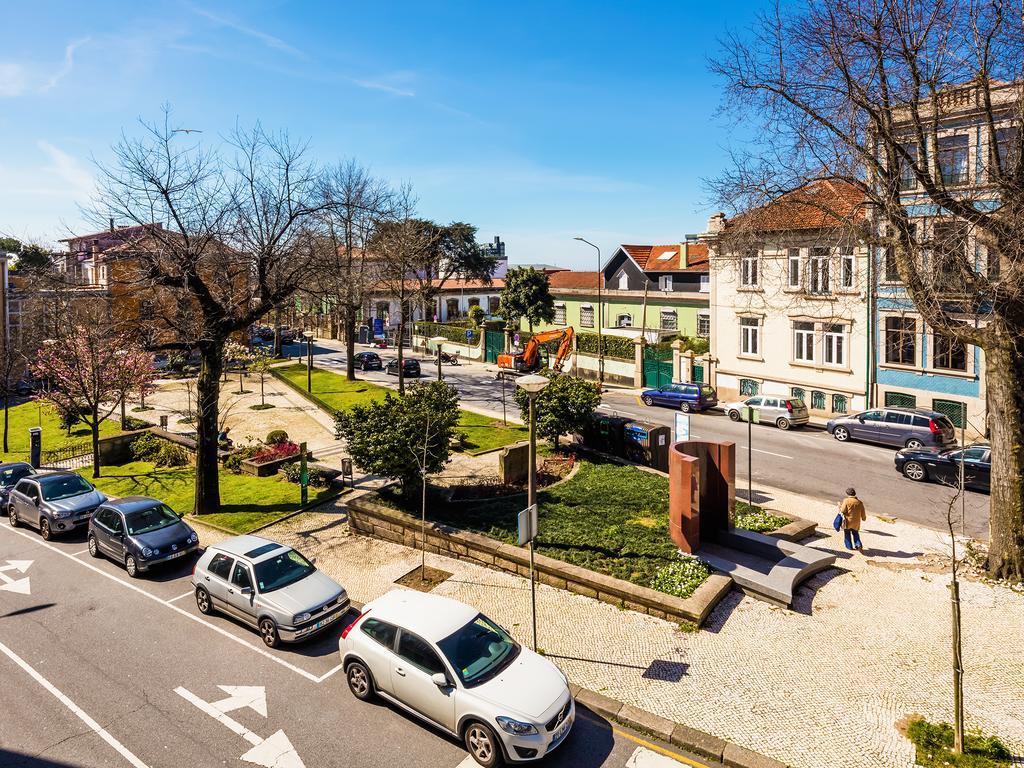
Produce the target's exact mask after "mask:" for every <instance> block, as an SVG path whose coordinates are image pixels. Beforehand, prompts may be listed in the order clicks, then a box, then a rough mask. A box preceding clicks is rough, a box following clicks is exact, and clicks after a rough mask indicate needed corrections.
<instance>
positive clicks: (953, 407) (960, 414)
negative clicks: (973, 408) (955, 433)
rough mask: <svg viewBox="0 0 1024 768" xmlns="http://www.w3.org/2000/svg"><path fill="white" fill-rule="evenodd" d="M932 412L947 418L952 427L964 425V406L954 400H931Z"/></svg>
mask: <svg viewBox="0 0 1024 768" xmlns="http://www.w3.org/2000/svg"><path fill="white" fill-rule="evenodd" d="M932 410H933V411H938V412H939V413H941V414H943V415H945V416H948V417H949V420H950V421H952V422H953V426H954V427H957V428H959V427H963V426H965V425H964V404H963V403H958V402H957V401H956V400H932Z"/></svg>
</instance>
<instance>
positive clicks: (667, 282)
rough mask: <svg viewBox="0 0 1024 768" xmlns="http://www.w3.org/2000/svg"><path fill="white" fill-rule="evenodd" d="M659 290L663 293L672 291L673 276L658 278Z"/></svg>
mask: <svg viewBox="0 0 1024 768" xmlns="http://www.w3.org/2000/svg"><path fill="white" fill-rule="evenodd" d="M658 288H659V289H660V290H662V291H671V290H672V275H661V276H660V277H659V278H658Z"/></svg>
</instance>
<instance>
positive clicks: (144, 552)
mask: <svg viewBox="0 0 1024 768" xmlns="http://www.w3.org/2000/svg"><path fill="white" fill-rule="evenodd" d="M152 555H153V550H152V549H150V548H149V547H143V548H142V556H143V557H151V556H152Z"/></svg>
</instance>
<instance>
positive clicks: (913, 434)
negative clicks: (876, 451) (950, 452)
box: [825, 408, 956, 448]
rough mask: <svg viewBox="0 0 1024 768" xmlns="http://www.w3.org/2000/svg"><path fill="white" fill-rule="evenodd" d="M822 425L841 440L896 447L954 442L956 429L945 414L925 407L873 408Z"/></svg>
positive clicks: (945, 445)
mask: <svg viewBox="0 0 1024 768" xmlns="http://www.w3.org/2000/svg"><path fill="white" fill-rule="evenodd" d="M825 428H826V429H827V430H828V432H829V434H830V435H832V437H834V438H835V439H836V440H838V441H839V442H841V443H845V442H846V441H847V440H863V441H865V442H868V443H881V444H882V445H894V446H897V447H900V448H924V447H926V446H932V447H938V448H951V447H953V446H954V445H956V430H955V428H954V427H953V422H951V421H950V420H949V417H948V416H946V415H945V414H942V413H939V412H938V411H929V410H928V409H926V408H875V409H873V410H870V411H862V412H860V413H855V414H853V415H852V416H843V417H841V418H838V419H830V420H829V421H828V423H827V424H826V425H825Z"/></svg>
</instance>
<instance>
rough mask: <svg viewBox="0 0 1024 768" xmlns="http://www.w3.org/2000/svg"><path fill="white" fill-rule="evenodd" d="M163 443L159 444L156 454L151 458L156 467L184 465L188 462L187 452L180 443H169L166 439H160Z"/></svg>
mask: <svg viewBox="0 0 1024 768" xmlns="http://www.w3.org/2000/svg"><path fill="white" fill-rule="evenodd" d="M161 442H162V443H163V445H161V446H160V451H159V452H158V453H157V454H156V457H155V458H154V459H153V463H154V464H155V465H156V466H158V467H184V466H185V465H186V464H188V463H189V453H188V451H186V450H185V449H184V448H182V447H181V446H180V445H175V444H174V443H169V442H167V441H166V440H162V441H161Z"/></svg>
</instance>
